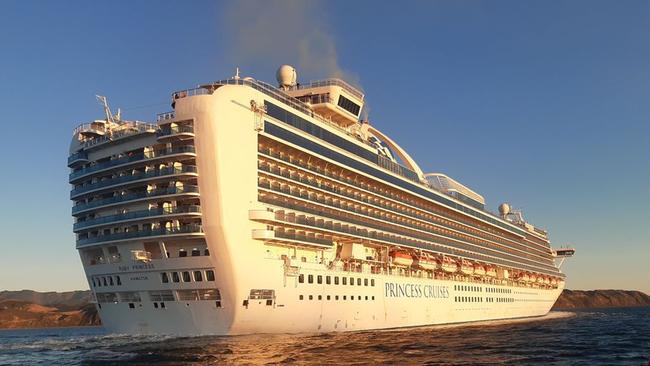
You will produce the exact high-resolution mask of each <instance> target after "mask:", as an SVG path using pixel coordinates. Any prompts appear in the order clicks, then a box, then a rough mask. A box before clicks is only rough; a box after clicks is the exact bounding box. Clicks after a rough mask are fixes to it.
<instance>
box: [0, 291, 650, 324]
mask: <svg viewBox="0 0 650 366" xmlns="http://www.w3.org/2000/svg"><path fill="white" fill-rule="evenodd" d="M90 301H91V295H90V291H69V292H37V291H31V290H22V291H0V329H17V328H48V327H77V326H96V325H101V320H100V319H99V316H97V311H96V309H95V306H94V305H93V304H92V303H91V302H90ZM645 306H648V307H650V296H648V295H646V294H645V293H643V292H641V291H625V290H592V291H582V290H564V292H562V295H560V297H559V298H558V300H557V302H556V303H555V305H554V306H553V309H584V308H611V307H645Z"/></svg>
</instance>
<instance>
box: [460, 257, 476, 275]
mask: <svg viewBox="0 0 650 366" xmlns="http://www.w3.org/2000/svg"><path fill="white" fill-rule="evenodd" d="M460 272H461V273H462V274H466V275H471V274H472V273H474V266H473V265H472V262H470V261H468V260H466V259H461V261H460Z"/></svg>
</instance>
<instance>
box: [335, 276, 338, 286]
mask: <svg viewBox="0 0 650 366" xmlns="http://www.w3.org/2000/svg"><path fill="white" fill-rule="evenodd" d="M334 284H335V285H338V284H339V276H334Z"/></svg>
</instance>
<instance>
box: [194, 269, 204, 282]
mask: <svg viewBox="0 0 650 366" xmlns="http://www.w3.org/2000/svg"><path fill="white" fill-rule="evenodd" d="M194 281H196V282H201V281H203V273H201V271H194Z"/></svg>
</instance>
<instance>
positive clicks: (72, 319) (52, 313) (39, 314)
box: [0, 300, 99, 328]
mask: <svg viewBox="0 0 650 366" xmlns="http://www.w3.org/2000/svg"><path fill="white" fill-rule="evenodd" d="M85 325H99V318H98V316H97V311H96V310H95V306H94V305H93V304H86V305H84V306H83V307H81V308H80V309H76V310H61V309H58V308H55V307H50V306H43V305H39V304H34V303H31V302H25V301H17V300H4V301H0V328H48V327H77V326H85Z"/></svg>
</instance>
